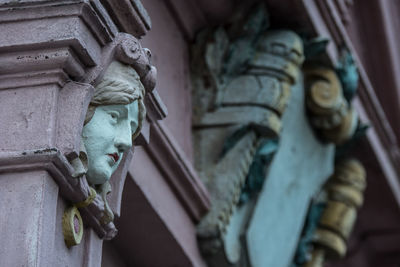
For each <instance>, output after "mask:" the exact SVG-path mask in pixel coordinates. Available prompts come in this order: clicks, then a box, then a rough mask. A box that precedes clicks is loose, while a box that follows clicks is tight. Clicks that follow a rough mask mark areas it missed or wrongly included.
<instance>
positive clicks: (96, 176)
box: [86, 155, 116, 184]
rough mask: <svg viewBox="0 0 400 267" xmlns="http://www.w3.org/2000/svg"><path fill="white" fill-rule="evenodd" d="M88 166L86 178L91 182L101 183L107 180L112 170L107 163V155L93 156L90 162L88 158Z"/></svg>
mask: <svg viewBox="0 0 400 267" xmlns="http://www.w3.org/2000/svg"><path fill="white" fill-rule="evenodd" d="M88 167H89V168H88V172H87V173H86V178H87V179H88V181H89V182H90V183H91V184H103V183H105V182H107V181H108V180H110V178H111V175H112V174H113V172H114V168H113V167H111V166H110V164H109V163H108V156H106V155H104V156H103V157H100V158H95V160H93V161H92V162H91V161H90V160H89V166H88ZM115 168H116V167H115Z"/></svg>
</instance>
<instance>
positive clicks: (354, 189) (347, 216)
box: [304, 159, 366, 267]
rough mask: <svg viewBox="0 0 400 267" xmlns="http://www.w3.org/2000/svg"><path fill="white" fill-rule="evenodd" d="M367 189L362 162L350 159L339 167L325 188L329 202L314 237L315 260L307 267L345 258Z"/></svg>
mask: <svg viewBox="0 0 400 267" xmlns="http://www.w3.org/2000/svg"><path fill="white" fill-rule="evenodd" d="M365 187H366V173H365V169H364V167H363V166H362V165H361V163H360V162H359V161H357V160H354V159H347V160H344V161H342V162H340V163H339V164H337V166H336V168H335V173H334V174H333V176H332V177H331V178H330V180H329V181H328V183H327V185H326V188H325V191H326V193H327V201H326V204H325V205H326V206H325V208H324V210H323V212H322V215H321V217H320V219H319V223H318V227H317V229H316V231H315V232H314V235H313V240H312V242H313V244H314V249H313V251H312V257H311V259H310V260H309V261H308V262H307V263H305V264H304V267H322V266H324V262H325V261H326V260H331V259H339V258H343V257H344V256H345V254H346V250H347V246H346V242H347V241H348V238H349V236H350V233H351V231H352V229H353V225H354V223H355V220H356V216H357V209H358V208H360V207H361V205H362V204H363V200H364V198H363V192H364V190H365Z"/></svg>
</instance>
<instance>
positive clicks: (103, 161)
mask: <svg viewBox="0 0 400 267" xmlns="http://www.w3.org/2000/svg"><path fill="white" fill-rule="evenodd" d="M144 96H145V87H144V86H143V84H142V82H141V81H140V76H139V75H138V73H137V72H136V71H135V69H133V68H132V67H131V66H129V65H125V64H123V63H121V62H119V61H113V62H112V63H111V64H110V66H109V67H108V69H107V71H106V73H105V75H104V77H103V79H102V80H101V81H100V83H99V84H98V85H97V86H96V89H95V92H94V96H93V98H92V99H91V101H90V104H89V107H88V110H87V113H86V117H85V121H84V126H83V130H82V139H81V150H82V151H81V153H80V155H79V158H77V159H75V160H73V161H72V162H71V165H72V166H73V167H74V169H75V173H74V174H73V175H72V176H73V177H76V178H77V179H79V181H80V182H79V183H80V184H81V185H82V186H81V187H82V188H89V189H90V195H89V196H88V198H87V199H86V200H84V201H82V202H78V203H74V205H73V206H72V207H70V208H68V209H67V210H66V211H65V212H64V216H63V233H64V239H65V242H66V244H67V246H68V247H71V246H74V245H77V244H79V243H80V242H81V239H82V234H83V227H82V226H83V222H82V218H81V216H80V213H79V211H78V208H83V207H87V206H89V205H91V204H93V205H94V206H97V207H99V210H101V213H100V214H99V223H100V224H101V225H103V226H107V225H109V224H110V223H112V221H113V220H114V213H113V211H112V210H111V208H110V206H109V204H108V201H107V198H106V196H107V194H109V193H110V192H111V184H110V183H109V180H110V178H111V176H112V174H113V173H114V172H115V171H116V170H117V168H118V166H119V165H120V163H121V161H122V158H123V156H124V154H125V153H126V152H128V151H129V149H130V148H131V147H132V145H133V141H134V139H135V138H136V137H137V136H138V135H139V133H140V130H141V128H142V123H143V120H144V118H145V115H146V109H145V105H144ZM84 175H86V181H87V182H86V181H84V180H82V178H83V176H84ZM83 191H85V190H83ZM100 207H101V208H100ZM78 226H79V227H78ZM110 230H111V231H110V233H108V236H107V238H108V239H110V238H112V237H113V236H115V234H116V229H115V227H114V228H113V227H112V226H111V228H110Z"/></svg>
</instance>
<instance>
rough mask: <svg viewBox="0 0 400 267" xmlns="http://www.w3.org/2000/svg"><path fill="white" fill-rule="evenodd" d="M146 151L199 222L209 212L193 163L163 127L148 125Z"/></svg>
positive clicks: (193, 218)
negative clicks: (149, 138)
mask: <svg viewBox="0 0 400 267" xmlns="http://www.w3.org/2000/svg"><path fill="white" fill-rule="evenodd" d="M145 149H146V150H147V151H148V153H149V154H150V156H151V157H152V158H153V159H154V161H155V162H156V164H157V165H159V167H160V170H162V171H163V172H164V174H165V177H166V179H167V182H168V184H169V185H170V186H171V189H172V190H173V191H174V192H175V194H176V196H177V197H178V199H179V200H180V202H181V203H182V205H183V206H184V207H185V209H186V211H187V212H188V214H189V215H190V217H191V218H192V220H193V221H194V222H198V221H199V220H200V219H201V218H202V216H203V215H204V214H205V213H206V212H207V211H208V209H209V208H210V199H209V195H208V192H207V190H206V189H205V187H204V185H203V183H202V182H201V181H200V178H199V177H198V176H197V173H196V171H195V170H194V168H193V165H192V163H190V162H188V160H187V158H186V156H185V155H184V153H183V151H182V150H181V149H180V147H179V145H178V144H177V143H176V141H175V140H174V139H173V137H172V135H171V134H170V133H169V132H168V130H167V128H166V127H165V126H164V125H163V124H162V123H159V122H155V123H153V124H152V125H151V142H150V143H149V145H148V146H145Z"/></svg>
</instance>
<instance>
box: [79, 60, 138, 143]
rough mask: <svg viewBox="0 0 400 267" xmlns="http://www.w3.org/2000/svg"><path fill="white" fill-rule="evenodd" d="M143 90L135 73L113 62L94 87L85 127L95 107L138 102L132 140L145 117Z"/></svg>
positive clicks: (128, 67)
mask: <svg viewBox="0 0 400 267" xmlns="http://www.w3.org/2000/svg"><path fill="white" fill-rule="evenodd" d="M144 95H145V89H144V87H143V84H142V83H141V82H140V77H139V75H138V74H137V72H136V71H135V70H134V69H133V68H132V67H130V66H128V65H125V64H122V63H120V62H118V61H113V62H112V63H111V64H110V66H109V67H108V69H107V71H106V73H105V75H104V78H103V79H102V80H101V82H100V83H99V84H98V85H97V86H96V90H95V93H94V96H93V98H92V100H91V101H90V104H89V108H88V111H87V113H86V118H85V123H84V124H85V125H86V124H87V123H88V122H89V121H90V120H91V119H92V117H93V115H94V112H95V110H96V107H97V106H103V105H127V104H130V103H132V102H133V101H135V100H138V105H139V118H138V119H139V123H138V128H137V130H136V132H135V133H134V134H133V136H132V138H135V137H137V136H138V135H139V133H140V130H141V128H142V123H143V120H144V117H145V115H146V109H145V106H144V102H143V101H144Z"/></svg>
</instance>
